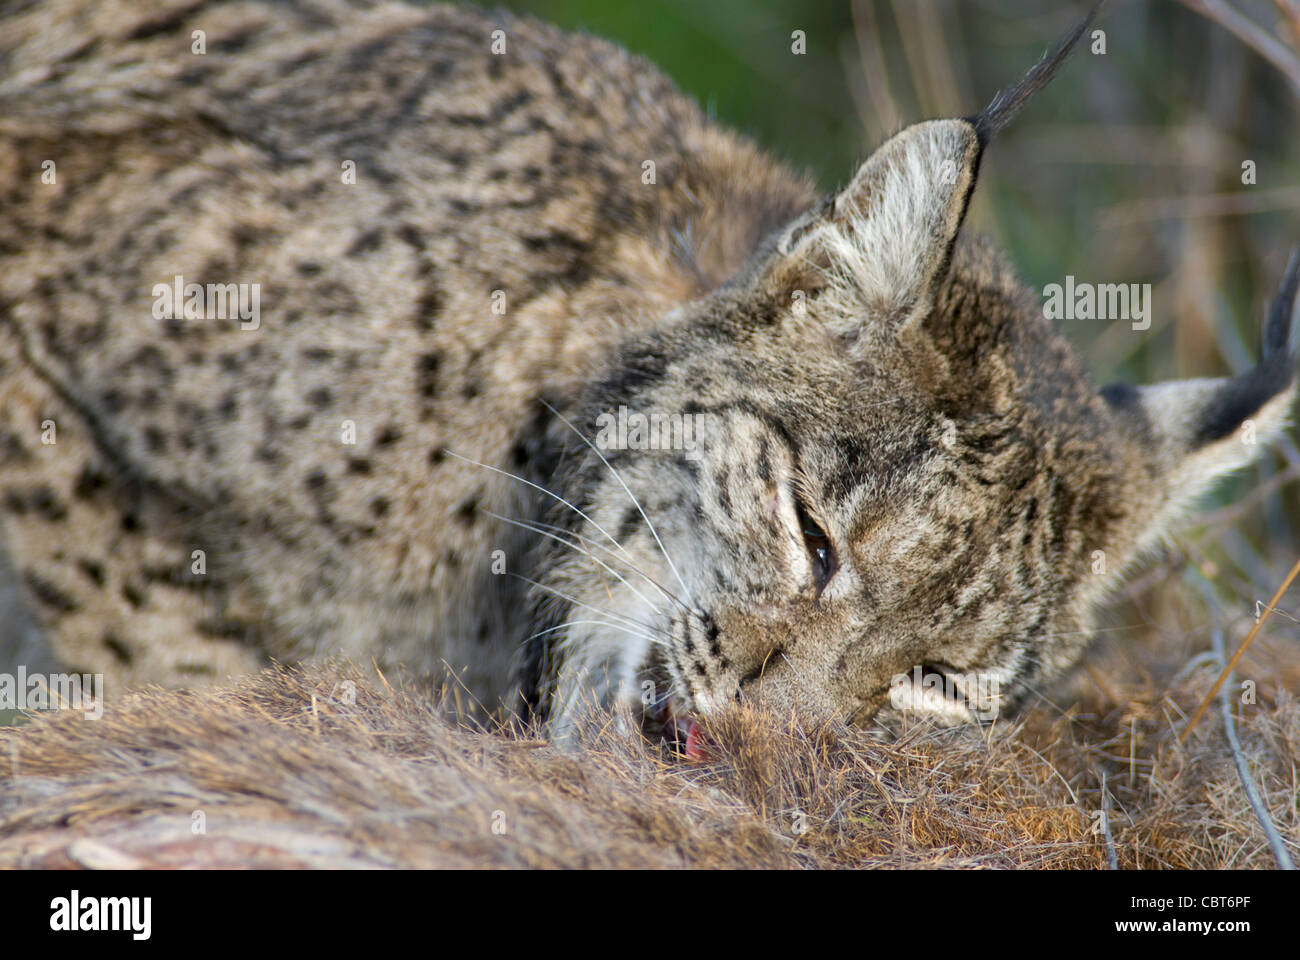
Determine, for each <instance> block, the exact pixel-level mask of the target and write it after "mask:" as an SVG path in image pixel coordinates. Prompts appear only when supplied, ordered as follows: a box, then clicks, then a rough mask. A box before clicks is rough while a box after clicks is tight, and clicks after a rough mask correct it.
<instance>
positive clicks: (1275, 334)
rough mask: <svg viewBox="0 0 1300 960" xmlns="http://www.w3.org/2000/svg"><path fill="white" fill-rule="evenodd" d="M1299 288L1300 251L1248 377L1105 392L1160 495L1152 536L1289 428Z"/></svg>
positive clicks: (1284, 280) (1118, 387)
mask: <svg viewBox="0 0 1300 960" xmlns="http://www.w3.org/2000/svg"><path fill="white" fill-rule="evenodd" d="M1298 289H1300V250H1297V251H1295V252H1293V253H1292V254H1291V259H1290V262H1289V263H1288V264H1287V269H1286V273H1285V274H1284V276H1283V278H1282V283H1281V287H1280V289H1279V290H1278V295H1277V298H1276V300H1274V302H1273V306H1272V309H1271V310H1270V311H1269V316H1268V320H1267V322H1266V324H1265V327H1264V336H1263V343H1262V346H1261V349H1260V358H1259V362H1258V363H1256V364H1255V366H1254V367H1253V368H1251V369H1250V370H1248V371H1246V372H1245V373H1241V374H1238V375H1237V376H1235V377H1222V378H1218V379H1197V380H1175V381H1170V382H1168V383H1157V384H1153V385H1151V386H1146V387H1130V386H1126V385H1112V386H1109V387H1106V388H1105V389H1104V390H1103V391H1102V396H1103V398H1104V399H1105V400H1106V402H1107V403H1109V404H1110V406H1111V407H1112V409H1114V410H1115V412H1116V413H1117V414H1118V415H1119V416H1120V417H1121V422H1122V423H1123V424H1124V425H1125V427H1126V428H1127V430H1128V432H1129V433H1130V435H1132V436H1133V437H1134V438H1135V440H1136V441H1137V444H1138V446H1139V447H1140V448H1142V449H1144V450H1145V451H1146V458H1147V463H1146V467H1147V471H1146V472H1147V473H1148V474H1149V475H1151V476H1154V477H1157V478H1158V484H1159V486H1160V487H1161V489H1162V491H1163V495H1162V496H1161V497H1159V498H1158V504H1159V506H1158V509H1157V515H1156V517H1155V518H1153V520H1152V527H1153V530H1155V531H1159V530H1161V529H1163V527H1164V526H1165V525H1166V524H1167V523H1168V522H1169V520H1171V519H1173V518H1174V517H1176V516H1177V515H1178V514H1179V513H1180V512H1181V511H1182V510H1184V509H1186V508H1187V507H1188V506H1190V505H1191V503H1192V502H1193V501H1194V500H1195V498H1196V497H1197V496H1198V495H1199V494H1200V493H1202V492H1203V491H1204V490H1205V489H1206V488H1208V487H1209V486H1210V485H1211V484H1212V483H1213V482H1214V481H1215V480H1216V479H1218V478H1219V477H1221V476H1223V475H1224V474H1226V473H1230V472H1231V471H1233V470H1235V469H1237V468H1239V467H1243V466H1245V465H1247V464H1249V463H1250V462H1251V461H1252V460H1254V459H1255V458H1256V457H1257V456H1259V455H1260V453H1262V452H1263V451H1264V450H1265V449H1267V447H1268V443H1269V441H1270V440H1272V439H1273V438H1275V437H1276V436H1277V435H1278V434H1279V433H1280V432H1281V431H1282V429H1283V427H1284V426H1285V425H1286V417H1287V414H1288V413H1289V411H1290V409H1291V407H1292V405H1293V403H1294V401H1295V389H1294V387H1295V368H1296V348H1295V344H1294V342H1293V340H1294V336H1293V333H1294V330H1293V324H1292V314H1293V313H1294V310H1295V301H1296V293H1297V290H1298Z"/></svg>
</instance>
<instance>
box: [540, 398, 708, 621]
mask: <svg viewBox="0 0 1300 960" xmlns="http://www.w3.org/2000/svg"><path fill="white" fill-rule="evenodd" d="M541 403H542V406H544V407H546V409H547V410H550V411H551V413H553V414H555V415H556V416H557V417H559V418H560V421H561V422H562V423H563V424H564V425H565V426H567V427H568V428H569V429H570V430H572V431H573V432H574V433H576V434H577V435H578V437H579V438H580V439H581V440H582V442H583V443H585V444H586V445H587V446H589V447H590V448H591V450H592V452H593V453H595V454H596V456H598V457H600V462H601V463H603V464H604V465H605V467H606V468H607V469H608V470H609V472H610V473H612V474H613V475H614V479H616V480H617V481H618V482H619V483H620V484H621V485H622V487H623V490H624V492H625V493H626V494H627V495H628V497H629V498H630V499H631V501H632V504H633V505H634V506H635V507H636V509H637V512H638V513H640V514H641V519H642V520H644V521H645V522H646V526H647V527H648V528H649V529H650V535H651V536H652V537H654V538H655V543H657V544H658V545H659V552H660V553H662V554H663V555H664V561H665V562H666V563H667V564H668V569H669V570H671V571H672V572H673V576H674V577H676V578H677V582H678V584H680V585H681V588H682V595H683V596H685V597H688V598H689V597H690V595H691V591H690V588H688V587H687V586H686V581H685V580H683V579H682V575H681V574H680V573H678V572H677V567H676V565H675V564H674V563H673V558H672V557H670V556H668V551H667V550H666V549H664V544H663V541H662V540H660V539H659V531H657V530H656V529H655V525H654V524H653V523H651V522H650V518H649V517H647V516H646V512H645V510H644V509H642V507H641V503H640V501H639V500H637V498H636V495H635V494H634V493H632V490H631V488H630V487H628V485H627V483H626V482H624V480H623V477H622V475H621V474H619V472H618V471H617V470H615V469H614V468H613V467H612V466H611V465H610V462H609V461H608V460H606V459H605V455H604V454H603V453H601V452H600V449H599V448H598V447H597V446H596V445H595V444H594V443H592V442H591V441H590V440H588V439H587V437H586V436H585V435H584V434H583V432H582V431H581V430H579V429H578V428H577V427H575V426H574V425H573V424H572V423H570V422H569V420H568V419H566V418H565V416H564V415H563V414H562V413H560V412H559V411H558V410H556V409H555V408H554V407H552V406H551V405H550V404H549V403H547V402H546V401H545V400H543V401H541ZM606 536H609V535H608V534H606ZM611 539H612V538H611Z"/></svg>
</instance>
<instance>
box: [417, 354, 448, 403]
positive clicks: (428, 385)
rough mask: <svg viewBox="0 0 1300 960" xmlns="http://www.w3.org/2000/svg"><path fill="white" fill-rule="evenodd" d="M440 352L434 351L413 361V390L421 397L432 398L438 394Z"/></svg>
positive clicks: (440, 363) (441, 356) (441, 355)
mask: <svg viewBox="0 0 1300 960" xmlns="http://www.w3.org/2000/svg"><path fill="white" fill-rule="evenodd" d="M442 360H443V354H442V351H441V350H434V351H432V352H430V353H426V354H424V355H423V356H421V357H419V358H418V359H417V360H416V361H415V390H416V392H417V393H419V394H420V396H422V397H434V396H436V395H437V392H438V370H439V368H440V367H441V366H442Z"/></svg>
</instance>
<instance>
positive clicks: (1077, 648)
mask: <svg viewBox="0 0 1300 960" xmlns="http://www.w3.org/2000/svg"><path fill="white" fill-rule="evenodd" d="M1086 25H1087V24H1086V22H1085V24H1083V25H1081V26H1080V27H1079V28H1078V29H1077V30H1076V31H1075V32H1074V34H1073V35H1072V36H1071V37H1068V38H1066V39H1065V40H1064V41H1063V42H1062V43H1061V44H1059V45H1058V46H1057V48H1056V49H1055V50H1053V51H1051V52H1050V53H1049V54H1048V55H1047V56H1046V57H1045V58H1044V60H1043V61H1042V62H1041V63H1040V64H1039V65H1038V66H1037V67H1036V68H1035V69H1034V70H1033V71H1031V72H1030V74H1029V75H1028V76H1027V77H1026V78H1025V80H1024V81H1023V82H1022V83H1021V84H1020V85H1019V86H1017V87H1016V88H1014V89H1013V90H1011V91H1009V92H1007V93H1005V94H1003V95H1001V96H999V97H998V98H997V99H996V100H995V101H994V102H993V104H992V105H991V106H990V108H989V109H988V110H986V111H985V112H984V113H983V114H981V115H979V116H978V117H975V118H973V119H959V120H940V121H934V122H928V123H921V124H918V125H916V126H912V127H909V128H907V129H905V130H903V131H902V132H901V133H899V134H898V135H896V136H895V137H893V139H891V140H889V141H888V142H886V143H885V144H884V145H883V146H881V147H880V148H879V149H878V150H877V151H876V153H875V154H874V155H872V156H871V157H870V159H868V160H867V161H866V163H865V164H864V165H863V166H862V167H861V169H860V170H859V171H858V172H857V174H856V175H855V176H854V177H853V179H852V181H851V182H850V183H849V184H848V186H847V187H846V188H845V189H844V190H843V191H842V192H840V193H839V194H838V195H836V196H834V197H833V198H832V199H831V200H829V201H828V202H826V203H825V204H824V205H822V206H821V207H820V208H819V209H815V210H812V211H809V212H807V213H806V214H805V215H803V216H802V217H800V218H799V219H797V220H796V222H794V223H791V224H789V225H788V226H786V227H785V228H784V229H782V230H779V231H777V233H776V234H775V235H773V236H771V237H769V238H768V239H767V241H765V242H764V244H763V245H762V246H761V248H760V249H759V250H757V251H756V252H755V254H754V256H753V257H752V258H751V260H750V262H749V264H748V265H747V266H746V268H745V269H743V270H742V271H740V273H739V274H738V275H737V276H735V277H734V278H733V279H732V280H731V281H730V282H729V283H727V284H726V285H725V286H724V287H722V288H721V289H718V290H716V291H715V292H714V293H713V294H711V295H710V296H708V297H707V298H705V299H703V300H701V301H699V302H697V303H694V304H692V305H690V306H689V307H687V308H683V309H682V310H680V311H679V315H677V316H675V317H674V318H672V322H671V323H669V324H667V325H665V326H664V327H663V328H661V329H660V330H659V332H657V333H656V334H654V335H652V336H650V337H648V338H645V339H642V340H639V341H636V342H632V343H628V344H627V345H625V347H624V348H623V350H622V352H621V353H620V355H619V356H618V357H617V360H616V362H615V363H614V365H613V367H612V368H611V370H610V372H609V373H608V375H607V376H606V377H605V379H604V380H603V381H601V382H600V383H598V384H597V385H596V386H595V387H594V388H593V389H592V390H591V391H590V393H589V395H588V397H587V399H586V405H585V407H584V409H583V410H581V411H580V413H579V416H578V419H577V422H576V423H575V424H574V427H575V429H576V430H578V431H580V432H581V433H582V434H583V435H584V436H586V437H587V438H588V439H589V441H590V442H589V443H587V444H586V445H583V444H582V442H581V441H578V440H576V439H574V438H573V437H572V436H571V437H570V439H571V440H573V441H574V445H576V447H577V449H578V450H579V454H578V455H577V457H576V458H572V459H573V462H572V466H571V468H570V469H571V473H570V475H569V476H568V478H567V481H568V482H567V483H565V484H564V489H565V491H566V492H567V494H568V495H569V499H570V505H571V507H573V508H576V509H569V508H568V507H565V508H563V509H562V510H560V511H559V512H557V518H558V517H565V518H566V519H565V520H563V521H562V522H563V524H564V526H565V527H566V532H565V533H564V534H563V535H562V536H557V537H555V538H553V539H554V541H555V543H554V551H553V556H552V557H551V558H550V561H549V563H548V565H547V567H546V571H547V572H546V576H545V582H544V583H543V584H542V590H543V595H542V596H543V599H544V601H545V603H546V604H547V605H548V606H549V608H550V609H549V614H548V615H549V617H550V620H549V623H550V624H551V625H552V626H551V628H550V629H549V630H548V631H547V632H546V633H544V634H543V635H541V636H540V637H537V638H534V639H533V640H532V641H531V643H532V647H531V648H530V649H531V652H532V666H533V670H534V672H535V675H536V678H537V679H538V680H539V683H538V685H537V689H536V690H535V691H534V692H535V693H536V695H537V697H538V699H539V700H540V701H541V702H542V703H543V705H544V707H545V709H546V710H547V711H548V712H549V715H550V717H551V721H552V724H553V725H554V727H555V728H556V729H557V730H559V731H563V730H565V729H567V728H568V727H569V726H570V725H571V724H572V722H573V720H574V718H575V717H576V716H577V713H578V711H579V708H580V707H581V706H582V705H583V704H585V703H594V702H599V701H605V702H607V703H608V702H612V701H623V702H626V703H627V704H628V705H629V706H631V707H632V708H633V709H634V711H635V715H636V716H638V717H640V718H642V719H643V721H644V723H645V724H646V726H647V728H648V729H650V730H652V731H656V732H657V730H658V728H659V727H661V726H663V725H667V726H668V727H670V728H672V729H675V730H676V731H677V732H679V733H680V732H682V731H684V730H687V729H690V727H691V721H690V719H689V718H691V717H693V716H698V715H700V714H707V713H708V712H709V711H711V710H715V709H717V708H718V707H719V705H721V704H725V703H728V702H732V701H737V700H741V699H745V698H757V699H760V700H762V701H765V702H768V703H771V704H774V705H776V706H778V707H780V708H783V709H784V708H793V707H797V708H799V709H801V710H808V711H813V712H815V713H819V714H822V715H825V716H829V717H835V718H839V719H842V720H848V721H855V722H860V721H862V720H864V719H866V718H869V717H871V716H872V715H873V714H875V713H876V712H877V711H878V710H880V709H881V708H899V709H907V710H918V711H922V712H930V713H935V714H938V715H940V716H942V717H946V718H948V719H952V720H960V719H967V718H970V717H972V716H983V715H986V711H988V710H991V709H998V708H1001V709H1002V710H1007V709H1012V708H1014V707H1015V706H1017V705H1018V704H1020V703H1022V702H1023V701H1024V700H1025V698H1026V696H1027V695H1028V694H1030V693H1031V692H1032V691H1034V690H1037V689H1040V688H1041V685H1043V684H1044V683H1046V682H1048V681H1049V680H1051V679H1052V678H1053V677H1055V676H1056V675H1059V674H1060V673H1061V672H1062V671H1063V670H1065V669H1066V668H1067V667H1068V666H1070V665H1071V664H1072V663H1073V662H1074V661H1075V660H1076V659H1077V658H1078V656H1079V655H1080V653H1081V652H1082V649H1083V647H1084V645H1085V643H1086V640H1087V638H1088V628H1089V616H1090V611H1091V610H1092V609H1093V608H1094V607H1095V606H1096V604H1097V603H1098V601H1099V600H1100V599H1102V597H1103V596H1104V595H1105V593H1106V591H1107V588H1108V586H1109V585H1110V584H1111V583H1112V582H1113V580H1114V578H1115V577H1116V576H1117V575H1118V574H1120V573H1121V572H1122V571H1123V570H1124V569H1125V568H1126V567H1127V566H1128V565H1130V564H1131V563H1132V562H1133V561H1135V560H1136V559H1137V558H1138V557H1139V556H1140V555H1141V554H1142V552H1143V550H1144V548H1146V547H1148V546H1150V545H1151V544H1153V542H1154V541H1156V540H1157V539H1158V538H1159V536H1160V535H1161V533H1162V531H1163V530H1165V529H1166V528H1167V526H1168V525H1169V523H1170V522H1171V521H1172V520H1174V519H1175V518H1176V517H1177V515H1178V514H1179V513H1180V512H1182V511H1184V510H1186V509H1187V508H1188V507H1189V505H1191V504H1192V503H1193V502H1194V500H1195V498H1196V496H1197V495H1198V494H1199V493H1200V492H1201V491H1203V490H1204V489H1205V488H1207V487H1208V486H1209V485H1210V484H1211V483H1212V482H1213V481H1214V479H1215V478H1216V477H1218V476H1220V475H1222V474H1224V473H1225V472H1228V471H1231V470H1233V469H1235V468H1237V467H1240V466H1242V465H1244V464H1246V463H1248V462H1249V461H1250V460H1251V459H1252V457H1253V456H1254V455H1255V454H1256V453H1257V452H1258V451H1260V450H1262V449H1264V448H1265V447H1266V444H1267V440H1268V439H1269V437H1270V436H1272V435H1275V434H1276V433H1277V432H1278V431H1279V430H1281V429H1282V428H1283V426H1284V417H1285V415H1286V413H1287V410H1288V408H1289V406H1290V405H1291V403H1292V400H1293V390H1292V382H1293V371H1294V367H1295V362H1294V353H1293V348H1292V347H1291V345H1290V340H1291V309H1292V305H1293V302H1294V300H1295V296H1296V288H1297V279H1298V278H1300V263H1298V262H1297V259H1296V258H1295V257H1293V258H1292V261H1291V263H1290V265H1289V268H1288V270H1287V273H1286V277H1285V280H1284V282H1283V284H1282V289H1281V292H1280V294H1279V296H1278V298H1277V301H1276V304H1275V306H1274V308H1273V311H1272V314H1271V316H1270V317H1269V319H1268V323H1267V327H1266V330H1265V336H1264V339H1263V350H1262V356H1261V359H1260V361H1259V363H1258V364H1257V365H1256V367H1255V368H1254V369H1253V370H1251V371H1249V372H1247V373H1245V374H1243V375H1240V376H1237V377H1233V378H1225V379H1201V380H1192V381H1179V382H1171V383H1162V384H1156V385H1153V386H1146V387H1138V388H1132V387H1123V386H1121V387H1111V388H1107V389H1104V390H1098V389H1097V388H1096V387H1095V386H1094V385H1093V384H1092V383H1091V382H1090V380H1089V377H1088V376H1087V374H1086V373H1085V371H1084V369H1083V367H1082V365H1081V364H1080V362H1079V361H1078V360H1077V359H1076V357H1075V356H1074V354H1073V353H1072V351H1071V350H1070V348H1069V347H1068V345H1067V344H1066V343H1065V342H1064V341H1063V340H1062V339H1061V338H1060V337H1059V336H1057V335H1056V334H1055V333H1054V332H1053V329H1052V326H1051V324H1050V322H1049V321H1047V320H1046V319H1045V318H1044V312H1043V308H1042V306H1041V305H1040V303H1039V301H1038V298H1037V297H1036V296H1035V295H1034V294H1033V293H1032V292H1030V291H1028V290H1027V289H1025V288H1024V287H1022V286H1021V285H1020V284H1019V283H1018V282H1017V281H1016V280H1015V279H1014V278H1013V276H1012V275H1011V273H1010V271H1009V270H1008V269H1006V268H1005V267H1004V266H1003V265H1002V263H1001V261H1000V260H999V259H998V257H997V256H996V255H995V254H994V253H992V252H991V251H990V250H989V249H987V248H986V247H984V246H983V245H980V244H978V243H976V242H971V241H967V240H964V239H962V240H960V241H959V238H958V233H959V229H960V227H961V223H962V219H963V216H964V213H965V210H966V205H967V201H968V199H969V197H970V194H971V191H972V189H973V187H974V184H975V180H976V175H977V172H978V168H979V162H980V156H981V153H982V151H983V149H984V146H985V144H986V143H987V142H988V139H989V137H990V135H991V134H992V133H993V132H994V131H995V130H996V129H997V128H998V127H1000V126H1001V125H1002V124H1003V123H1004V122H1005V121H1006V120H1007V119H1008V118H1009V117H1010V115H1011V114H1012V113H1013V112H1014V111H1015V110H1016V109H1017V108H1018V107H1019V105H1020V104H1021V103H1022V102H1023V101H1024V99H1025V98H1026V97H1027V96H1028V94H1029V93H1031V92H1032V91H1033V90H1034V89H1035V88H1036V87H1038V86H1040V85H1041V84H1042V83H1044V82H1045V81H1046V80H1047V79H1048V78H1049V77H1050V75H1051V74H1052V72H1053V71H1054V70H1055V69H1056V67H1057V66H1058V65H1059V63H1060V62H1061V61H1062V59H1063V58H1064V56H1065V54H1066V52H1067V51H1068V49H1069V47H1070V45H1071V44H1072V43H1073V41H1074V40H1075V39H1076V38H1077V37H1078V36H1079V34H1080V33H1082V31H1083V29H1084V27H1085V26H1086ZM1246 421H1250V423H1249V425H1248V432H1249V433H1253V435H1254V437H1255V438H1257V439H1258V442H1256V443H1250V442H1243V436H1242V433H1243V432H1242V425H1243V423H1245V422H1246ZM557 522H561V521H557ZM562 540H564V541H567V543H561V542H560V541H562Z"/></svg>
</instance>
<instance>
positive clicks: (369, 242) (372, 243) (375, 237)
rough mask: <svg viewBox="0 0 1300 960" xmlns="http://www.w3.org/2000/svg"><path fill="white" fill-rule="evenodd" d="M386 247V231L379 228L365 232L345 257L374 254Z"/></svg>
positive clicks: (346, 252)
mask: <svg viewBox="0 0 1300 960" xmlns="http://www.w3.org/2000/svg"><path fill="white" fill-rule="evenodd" d="M383 245H384V231H383V230H381V229H379V228H378V227H375V228H372V229H370V230H367V231H365V232H364V233H362V234H361V235H360V236H358V237H357V238H356V239H355V240H353V241H352V245H351V246H349V247H348V249H347V250H346V251H345V252H344V256H348V257H356V256H360V255H361V254H363V253H372V252H373V251H375V250H378V249H379V248H380V247H382V246H383Z"/></svg>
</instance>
